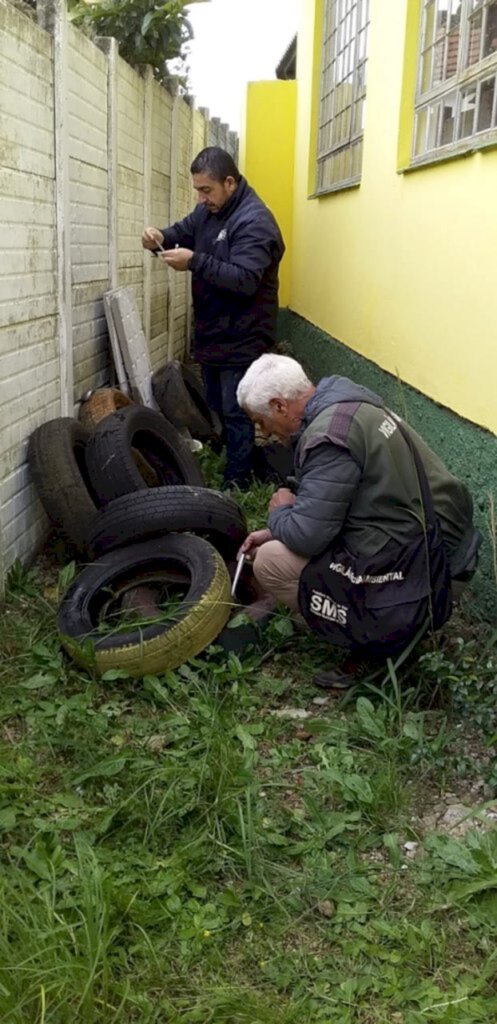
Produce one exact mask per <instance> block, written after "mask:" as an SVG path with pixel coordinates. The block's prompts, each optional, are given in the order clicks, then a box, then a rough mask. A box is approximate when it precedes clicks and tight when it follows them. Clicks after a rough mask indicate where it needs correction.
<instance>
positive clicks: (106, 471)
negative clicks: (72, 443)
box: [86, 405, 204, 505]
mask: <svg viewBox="0 0 497 1024" xmlns="http://www.w3.org/2000/svg"><path fill="white" fill-rule="evenodd" d="M136 452H138V453H139V454H140V455H141V456H143V458H144V459H145V460H146V462H147V463H148V465H149V467H151V468H152V470H153V471H154V473H155V476H156V478H157V482H158V485H159V486H161V485H163V486H169V485H171V484H191V485H192V486H195V487H202V486H203V485H204V478H203V476H202V471H201V469H200V466H199V464H198V462H197V460H196V458H195V456H194V455H193V453H192V452H191V451H190V449H189V448H188V445H187V444H186V443H185V441H184V440H183V438H182V437H180V435H179V434H178V431H177V430H176V428H175V427H173V425H172V424H171V423H168V422H167V420H165V419H164V417H163V416H161V414H160V413H158V412H154V411H153V410H152V409H146V408H145V407H144V406H140V405H136V406H129V407H128V408H126V409H120V410H119V411H118V412H116V413H113V415H112V416H107V417H106V418H105V419H104V420H102V422H101V423H99V424H97V426H96V427H95V430H94V431H93V434H92V436H91V438H90V441H89V443H88V445H87V449H86V463H87V467H88V474H89V477H90V480H91V482H92V487H93V490H94V492H95V495H96V498H97V501H98V502H99V504H100V505H105V504H107V502H109V501H113V500H114V498H120V497H121V495H123V494H130V493H132V492H133V491H140V490H142V489H143V488H144V487H147V486H148V481H147V479H146V478H145V476H144V475H143V474H142V472H140V463H139V462H138V464H137V459H136Z"/></svg>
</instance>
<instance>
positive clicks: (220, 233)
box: [163, 178, 285, 368]
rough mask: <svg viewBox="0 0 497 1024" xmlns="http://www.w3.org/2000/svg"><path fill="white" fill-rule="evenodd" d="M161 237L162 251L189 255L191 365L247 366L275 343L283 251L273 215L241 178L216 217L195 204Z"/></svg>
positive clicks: (165, 229) (281, 240)
mask: <svg viewBox="0 0 497 1024" xmlns="http://www.w3.org/2000/svg"><path fill="white" fill-rule="evenodd" d="M163 234H164V238H165V243H164V244H165V247H166V248H170V249H172V248H174V246H175V245H179V246H181V247H182V248H183V247H184V248H186V249H193V251H194V257H193V260H192V262H191V268H190V269H191V271H192V295H193V308H194V313H195V335H194V355H195V359H197V360H198V362H199V363H209V364H212V365H215V366H225V367H239V368H242V367H246V366H249V365H250V363H251V362H253V360H254V359H257V358H258V356H260V355H262V353H263V352H267V350H268V349H269V348H271V346H272V345H273V344H274V341H275V340H276V319H277V315H278V266H279V263H280V260H281V258H282V256H283V253H284V251H285V246H284V244H283V239H282V237H281V234H280V230H279V228H278V225H277V223H276V221H275V219H274V217H273V215H272V213H271V211H270V210H269V209H268V208H267V206H265V205H264V203H263V202H262V200H261V199H259V197H258V196H257V195H256V193H255V192H254V190H253V189H252V188H250V187H249V185H247V182H246V181H245V179H244V178H242V179H241V181H240V184H239V185H238V188H237V189H236V191H235V192H234V193H233V195H232V196H231V197H230V198H229V199H228V202H227V203H226V204H225V205H224V206H223V207H222V208H221V210H220V211H219V213H211V212H210V211H209V210H208V209H207V207H206V206H205V205H203V204H201V203H199V204H198V206H196V208H195V209H194V210H193V212H192V213H190V214H189V215H188V217H185V219H184V220H182V221H179V223H177V224H173V226H172V227H170V228H164V229H163Z"/></svg>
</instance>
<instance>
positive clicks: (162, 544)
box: [28, 363, 247, 677]
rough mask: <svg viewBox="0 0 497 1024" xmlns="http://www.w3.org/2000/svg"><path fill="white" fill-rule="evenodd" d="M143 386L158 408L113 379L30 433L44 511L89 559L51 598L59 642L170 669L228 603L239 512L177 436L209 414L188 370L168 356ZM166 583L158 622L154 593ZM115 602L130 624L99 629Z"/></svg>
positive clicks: (98, 663) (142, 667)
mask: <svg viewBox="0 0 497 1024" xmlns="http://www.w3.org/2000/svg"><path fill="white" fill-rule="evenodd" d="M154 393H155V397H156V401H157V403H158V405H159V408H160V409H161V412H155V411H154V410H151V409H148V408H145V407H144V406H140V405H136V404H134V403H133V402H132V401H131V400H130V399H128V398H127V396H125V395H123V394H122V392H120V391H117V390H116V389H101V390H99V391H96V392H93V394H92V395H91V396H90V397H89V398H88V400H87V401H86V402H83V403H82V406H81V411H80V419H79V421H78V420H76V419H72V418H70V417H64V418H59V419H55V420H51V421H50V422H48V423H45V424H43V425H42V426H41V427H39V428H38V429H37V430H35V432H34V433H33V434H32V436H31V438H30V441H29V449H28V461H29V464H30V468H31V473H32V477H33V480H34V483H35V486H36V488H37V491H38V494H39V497H40V499H41V502H42V504H43V506H44V508H45V511H46V512H47V514H48V516H49V518H50V519H51V521H52V523H53V524H54V526H55V527H56V529H57V531H58V532H59V533H60V534H61V535H62V536H63V537H64V538H65V540H67V541H69V542H70V544H71V546H72V547H73V549H75V550H76V552H77V553H78V555H79V556H80V558H81V559H84V560H85V561H87V562H88V563H89V564H87V565H86V566H85V567H84V568H83V569H82V571H81V572H80V574H79V575H78V576H77V578H76V579H75V581H74V582H73V583H72V584H71V586H70V587H69V589H68V591H67V592H66V594H65V596H64V599H63V601H62V604H61V606H60V608H59V613H58V626H59V631H60V634H61V639H62V643H63V645H64V646H65V648H66V650H68V652H69V653H70V654H71V656H72V657H73V658H74V659H75V660H76V661H77V662H78V663H79V664H81V665H82V666H84V667H87V668H92V669H93V670H94V671H96V672H98V673H104V672H106V671H108V670H109V669H119V670H123V671H125V672H127V673H128V674H129V675H133V676H136V677H141V676H144V675H147V674H156V673H158V672H163V671H165V670H168V669H174V668H177V667H178V666H179V665H181V664H182V663H183V662H185V661H186V660H187V659H188V658H191V657H193V656H195V655H196V654H198V653H200V651H202V650H204V649H205V648H206V647H207V646H208V645H209V644H210V643H212V642H213V641H214V640H215V639H216V637H217V636H218V635H219V633H220V632H221V630H222V629H223V627H224V626H225V625H226V622H227V620H228V618H229V616H230V613H231V610H232V602H231V596H230V589H231V581H230V574H229V571H228V566H227V563H230V562H232V561H233V560H234V558H235V556H236V552H237V550H238V548H239V546H240V544H241V542H242V540H243V538H244V537H245V536H246V532H247V531H246V524H245V520H244V516H243V514H242V512H241V511H240V509H239V507H238V505H237V503H236V502H235V501H234V500H233V498H231V497H230V496H227V495H225V494H222V493H221V492H218V491H214V490H210V489H208V488H207V487H206V486H205V481H204V479H203V475H202V472H201V469H200V465H199V463H198V461H197V458H196V456H195V454H194V453H193V452H192V450H191V446H190V445H189V443H188V440H187V439H185V436H183V435H184V434H185V432H186V431H189V432H190V436H192V437H195V436H196V437H197V438H200V439H201V440H204V441H205V440H209V439H212V438H213V437H215V436H216V434H217V433H218V424H217V423H216V421H215V419H214V417H213V416H211V414H210V411H209V409H208V407H207V405H206V403H205V399H204V397H203V394H202V389H201V385H200V382H199V379H198V378H197V377H196V375H195V373H194V372H193V371H192V370H190V369H189V368H184V367H181V365H180V364H179V363H174V364H168V366H166V367H165V368H164V369H163V370H161V371H159V374H157V375H156V378H155V380H154ZM180 431H182V433H180ZM171 592H172V593H173V594H174V595H177V598H176V600H175V606H174V616H172V617H171V619H170V620H169V621H167V619H166V620H165V619H164V617H162V618H160V602H161V597H162V598H163V597H164V594H165V593H166V594H167V595H170V594H171ZM126 609H128V610H129V611H131V612H132V613H134V614H133V622H130V624H129V628H126V626H124V627H123V626H122V625H120V627H119V629H116V630H115V631H109V630H108V629H106V631H105V632H104V631H103V624H104V623H108V622H109V621H112V617H113V616H117V615H118V614H120V615H121V614H122V612H123V610H124V611H126ZM140 618H141V619H142V622H141V623H140V624H138V625H137V619H138V620H139V619H140Z"/></svg>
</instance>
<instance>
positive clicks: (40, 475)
mask: <svg viewBox="0 0 497 1024" xmlns="http://www.w3.org/2000/svg"><path fill="white" fill-rule="evenodd" d="M90 437H91V433H90V431H89V430H87V429H86V427H84V426H82V424H81V423H78V421H77V420H74V419H71V418H70V417H60V418H58V419H54V420H49V421H48V423H43V424H42V425H41V427H38V428H37V429H36V430H35V431H34V432H33V433H32V434H31V437H30V439H29V444H28V463H29V468H30V470H31V475H32V478H33V481H34V484H35V487H36V490H37V492H38V496H39V498H40V501H41V503H42V505H43V508H44V509H45V512H46V513H47V516H48V518H49V519H50V520H51V521H52V523H53V524H54V525H55V526H56V527H57V529H58V530H60V531H61V532H62V533H63V534H64V536H65V537H66V538H67V539H68V540H69V541H71V542H72V543H73V544H74V545H75V547H76V548H77V550H78V551H79V552H81V553H84V552H85V550H86V539H87V537H88V531H89V528H90V524H91V523H92V522H93V520H94V519H95V515H96V512H97V504H96V501H95V500H94V498H93V494H92V489H91V485H90V481H89V476H88V473H87V468H86V457H85V453H86V447H87V444H88V441H89V438H90Z"/></svg>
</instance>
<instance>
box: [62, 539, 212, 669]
mask: <svg viewBox="0 0 497 1024" xmlns="http://www.w3.org/2000/svg"><path fill="white" fill-rule="evenodd" d="M164 581H167V582H169V583H171V581H173V582H174V581H176V582H177V583H183V585H185V586H186V591H187V592H186V594H185V595H184V596H183V598H182V600H181V603H180V604H179V606H178V608H177V609H176V610H175V617H174V620H173V621H171V620H170V621H169V622H168V621H162V622H155V623H151V624H143V625H141V626H139V625H134V626H132V625H131V624H130V626H129V629H128V630H127V631H125V632H124V633H117V632H115V633H114V634H109V635H102V633H101V631H99V629H98V625H99V621H100V617H101V614H102V613H103V611H104V609H105V608H106V607H108V605H109V591H111V592H112V591H113V592H114V594H120V595H121V600H123V599H124V595H126V594H129V593H130V590H133V589H138V590H139V589H140V585H142V584H143V583H146V584H147V586H148V587H150V586H151V585H153V584H160V583H163V582H164ZM230 612H231V596H230V578H229V574H228V570H227V569H226V566H225V564H224V562H223V560H222V558H221V556H220V555H219V554H218V552H217V551H216V550H215V549H214V548H213V547H212V545H211V544H208V543H207V541H205V540H202V539H201V538H200V537H192V536H190V535H187V534H182V535H181V534H171V535H170V536H168V537H161V538H160V539H155V540H149V541H146V542H145V543H144V544H134V545H132V546H131V547H127V548H121V549H120V550H118V551H114V552H112V553H110V554H107V555H105V557H104V558H101V559H99V560H98V561H97V562H93V564H92V565H88V566H87V567H86V568H85V569H83V571H82V572H81V573H80V575H79V576H78V577H77V579H76V580H75V581H74V583H73V584H72V585H71V586H70V587H69V590H68V591H67V594H66V596H65V598H64V600H63V602H62V604H61V606H60V609H59V613H58V620H57V622H58V628H59V632H60V634H61V640H62V644H63V645H64V647H65V648H66V650H67V651H68V652H69V654H70V655H71V656H72V657H73V658H74V659H75V660H76V661H77V662H78V663H79V664H80V665H83V666H84V667H85V668H91V669H94V670H96V671H97V672H98V673H103V672H106V671H107V670H108V669H113V668H119V669H124V670H126V671H127V672H129V674H130V675H133V676H136V677H137V678H139V677H141V676H144V675H154V674H156V673H159V672H164V671H166V670H167V669H174V668H177V667H178V666H179V665H182V664H183V662H185V661H187V660H188V658H192V657H194V656H195V655H196V654H199V653H200V651H202V650H204V649H205V648H206V647H208V645H209V644H210V643H212V642H213V640H215V638H216V637H217V636H218V635H219V633H220V632H221V630H222V629H223V626H224V625H225V624H226V622H227V620H228V618H229V615H230Z"/></svg>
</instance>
